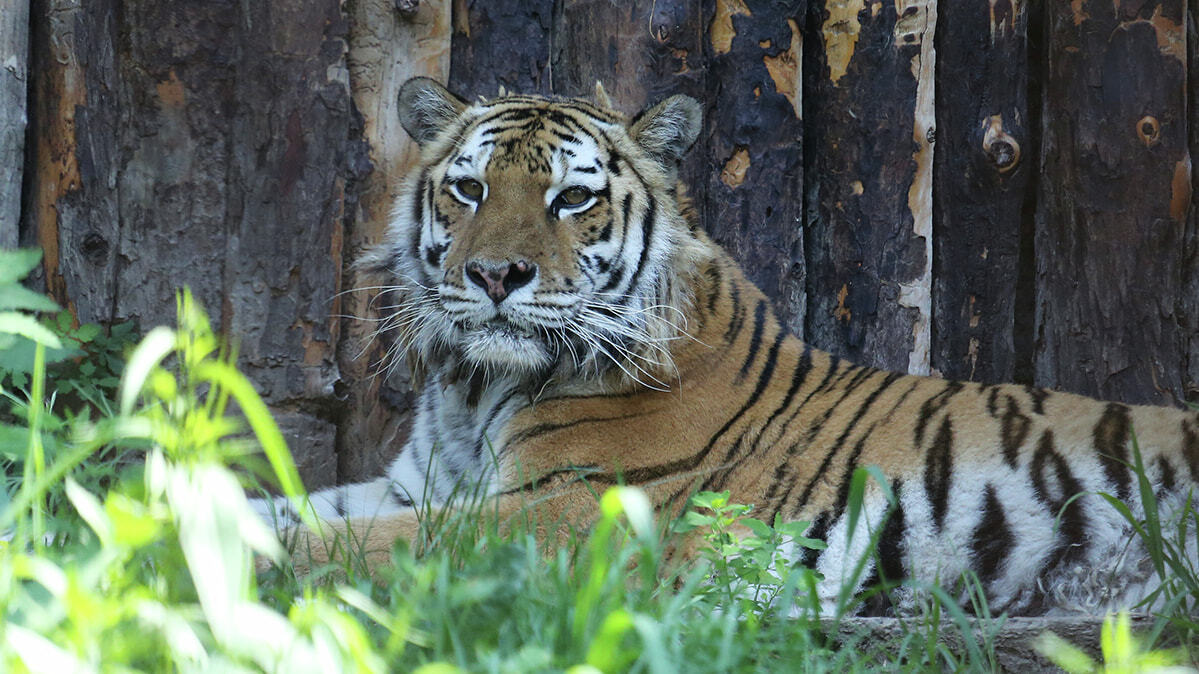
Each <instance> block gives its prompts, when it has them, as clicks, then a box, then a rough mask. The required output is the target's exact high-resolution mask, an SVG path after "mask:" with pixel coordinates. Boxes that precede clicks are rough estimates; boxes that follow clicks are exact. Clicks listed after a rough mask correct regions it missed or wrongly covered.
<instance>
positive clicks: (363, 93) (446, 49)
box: [334, 0, 451, 481]
mask: <svg viewBox="0 0 1199 674" xmlns="http://www.w3.org/2000/svg"><path fill="white" fill-rule="evenodd" d="M347 11H348V12H349V21H350V49H349V53H348V55H347V63H348V66H349V73H350V88H351V91H352V92H353V99H354V106H355V108H357V110H358V111H359V112H360V113H361V114H362V118H363V120H362V121H363V138H364V139H365V141H366V142H367V144H368V145H369V150H370V157H369V159H370V164H371V166H372V167H373V170H371V171H370V173H369V174H368V175H366V176H365V177H364V178H363V179H362V180H361V183H360V187H359V189H358V190H357V193H358V198H357V202H356V205H355V204H353V203H350V202H347V216H348V217H347V218H346V225H347V226H346V243H345V250H346V253H345V255H346V257H347V260H349V259H356V258H357V256H358V255H359V254H360V252H361V251H362V250H363V249H364V248H365V247H367V246H369V245H372V244H374V243H377V242H378V241H379V240H380V237H381V235H382V233H383V230H384V228H385V227H386V225H387V222H388V220H389V219H390V217H391V209H392V206H393V204H394V202H395V196H396V190H397V188H398V187H399V183H400V181H401V179H402V178H403V176H404V174H405V173H406V172H407V171H408V169H409V167H411V166H412V164H413V162H414V161H415V160H416V158H417V155H418V150H417V147H416V144H415V143H413V142H412V140H411V139H410V138H409V137H408V134H407V133H406V132H405V131H404V130H403V128H402V127H401V126H400V118H399V114H398V113H397V111H396V105H397V95H398V93H399V88H400V85H402V84H403V83H404V82H405V81H407V80H408V78H410V77H415V76H417V75H424V76H427V77H432V78H434V79H437V80H440V81H443V82H444V81H445V80H446V77H447V75H448V74H449V66H450V25H451V24H450V18H451V13H450V1H449V0H422V1H421V2H420V3H419V4H417V6H416V8H415V11H413V12H410V13H407V14H401V13H400V12H397V11H396V9H395V3H394V1H393V0H369V1H365V2H355V3H351V4H350V5H347ZM355 206H356V207H355ZM377 282H378V279H369V278H365V277H362V278H359V277H357V276H356V275H355V273H354V272H353V271H352V270H349V271H347V275H346V279H345V282H344V283H345V287H346V288H347V289H348V288H358V287H366V286H372V285H375V284H376V283H377ZM377 295H378V293H377V292H376V291H375V290H374V289H368V290H363V291H360V292H356V293H351V294H346V295H344V296H343V298H342V300H341V301H340V309H339V310H335V311H334V313H339V314H344V315H345V316H346V318H345V319H344V320H343V323H342V326H341V330H342V332H341V334H342V338H341V342H340V345H339V347H338V365H339V367H340V370H341V382H340V384H339V387H341V388H342V389H344V391H345V394H344V395H345V396H346V409H345V416H344V417H343V418H342V419H341V421H340V423H339V425H338V436H337V459H338V471H337V472H338V477H339V479H340V480H341V481H349V480H361V479H366V478H370V477H375V476H377V475H380V474H381V473H382V471H383V470H384V469H385V467H386V465H387V464H388V462H390V460H391V459H392V458H393V457H394V456H395V452H396V450H398V449H399V447H400V445H401V443H402V442H403V439H404V437H405V436H406V434H407V432H408V424H409V421H410V416H411V408H412V394H411V390H410V388H409V384H408V382H407V381H406V378H405V377H406V374H407V370H406V368H404V367H402V366H401V367H397V368H395V370H394V372H395V374H394V375H393V376H392V377H385V376H382V375H381V374H380V373H381V372H382V371H383V370H384V368H385V367H386V365H387V361H386V357H385V354H386V345H387V344H389V341H388V340H387V338H386V337H387V336H385V335H384V336H379V338H378V339H375V329H376V328H377V327H378V324H377V323H376V322H375V321H374V319H376V318H378V317H379V313H380V312H379V311H378V305H379V303H378V302H377V301H376V300H375V298H376V297H377ZM337 306H338V305H337V303H335V304H334V308H335V309H337ZM359 317H361V318H364V319H366V320H361V319H360V318H359Z"/></svg>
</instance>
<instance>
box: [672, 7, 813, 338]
mask: <svg viewBox="0 0 1199 674" xmlns="http://www.w3.org/2000/svg"><path fill="white" fill-rule="evenodd" d="M720 4H721V3H720V2H718V3H717V5H718V7H719V6H720ZM735 4H739V3H735ZM738 9H739V11H736V12H731V13H730V14H729V15H728V18H727V21H728V23H729V24H731V28H723V29H722V30H726V31H728V32H726V33H725V34H723V35H718V34H716V33H713V34H712V36H711V39H710V40H709V41H708V44H707V45H705V46H706V47H707V48H708V49H709V53H708V62H709V65H708V73H709V79H708V82H709V93H708V100H707V103H708V105H707V108H706V110H705V112H706V119H705V125H704V135H703V144H704V147H703V148H697V149H696V150H693V151H696V152H706V156H707V160H708V161H707V166H706V174H705V175H703V176H701V177H700V178H699V182H697V183H696V184H697V185H705V186H706V194H705V197H704V199H703V204H702V208H703V214H704V216H703V224H704V227H705V228H706V229H707V230H708V232H709V233H710V234H711V235H712V237H713V238H714V239H715V240H716V241H717V242H719V243H720V244H721V245H723V246H724V247H725V248H726V249H727V250H728V251H729V252H730V253H731V254H732V255H733V257H734V258H736V259H737V260H738V261H739V262H740V263H741V264H742V266H743V268H744V269H745V271H746V273H747V274H748V276H749V278H750V279H751V280H752V281H753V282H754V283H756V284H757V285H758V287H760V288H762V290H763V291H765V292H766V294H767V295H768V296H769V297H770V298H771V299H772V300H773V301H774V306H775V309H776V310H777V311H778V313H779V317H780V318H781V319H782V321H783V323H784V324H785V325H787V327H788V328H789V329H790V330H791V331H792V332H795V333H797V334H800V333H802V330H803V325H804V312H805V309H806V304H807V303H806V301H805V298H804V282H805V278H804V272H805V264H804V248H803V230H802V227H801V223H802V216H803V213H802V204H803V184H804V163H803V162H804V138H803V125H804V122H803V120H802V119H801V115H802V98H801V93H800V87H799V84H798V82H799V79H800V76H801V73H802V67H803V41H802V37H801V34H800V33H799V31H798V30H797V28H798V26H799V25H800V24H801V23H802V22H803V20H804V15H805V13H806V9H807V3H806V2H802V1H801V2H786V3H784V2H749V3H746V4H745V5H740V6H739V8H738ZM717 15H718V16H720V11H718V12H717ZM715 27H716V25H715V24H714V25H713V30H715Z"/></svg>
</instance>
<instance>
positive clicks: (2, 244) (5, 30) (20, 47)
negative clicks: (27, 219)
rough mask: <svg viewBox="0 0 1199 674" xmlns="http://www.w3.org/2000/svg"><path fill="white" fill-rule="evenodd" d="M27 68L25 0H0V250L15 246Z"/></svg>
mask: <svg viewBox="0 0 1199 674" xmlns="http://www.w3.org/2000/svg"><path fill="white" fill-rule="evenodd" d="M28 70H29V0H0V249H4V248H15V247H16V246H17V233H18V229H17V221H18V219H19V218H20V217H21V177H22V175H23V174H24V169H25V124H26V121H27V118H26V109H25V90H26V88H27V87H28V84H27V82H26V78H27V75H28Z"/></svg>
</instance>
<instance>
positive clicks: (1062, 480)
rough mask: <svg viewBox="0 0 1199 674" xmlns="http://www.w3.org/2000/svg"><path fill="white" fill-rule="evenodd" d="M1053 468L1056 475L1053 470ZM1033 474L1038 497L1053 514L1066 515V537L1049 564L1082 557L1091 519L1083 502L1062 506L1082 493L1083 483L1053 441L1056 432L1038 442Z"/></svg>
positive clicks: (1035, 491)
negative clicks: (1066, 507) (1088, 521)
mask: <svg viewBox="0 0 1199 674" xmlns="http://www.w3.org/2000/svg"><path fill="white" fill-rule="evenodd" d="M1050 468H1052V474H1050V472H1049V469H1050ZM1029 477H1030V479H1031V480H1032V487H1033V492H1034V493H1035V494H1036V496H1037V500H1039V501H1040V502H1041V503H1043V504H1044V505H1045V506H1046V507H1047V508H1048V509H1049V514H1050V516H1052V517H1058V516H1059V515H1060V516H1061V518H1062V526H1061V530H1060V531H1061V533H1060V536H1062V537H1065V540H1064V541H1061V542H1060V543H1059V545H1058V549H1057V551H1056V553H1055V554H1054V555H1053V557H1052V559H1051V561H1050V562H1049V564H1048V565H1047V566H1050V567H1051V566H1053V565H1055V564H1057V563H1058V562H1061V561H1063V560H1066V559H1079V558H1081V557H1082V556H1083V554H1084V553H1085V552H1086V543H1087V535H1086V531H1087V519H1086V515H1085V514H1084V513H1083V510H1082V504H1081V503H1078V502H1075V503H1072V504H1071V506H1070V508H1069V509H1067V510H1065V511H1063V510H1062V508H1063V507H1064V506H1065V505H1066V502H1067V501H1068V500H1069V499H1070V497H1072V496H1074V495H1075V494H1079V493H1081V492H1082V485H1081V484H1080V483H1079V482H1078V479H1077V478H1075V477H1074V474H1073V473H1072V472H1070V465H1069V464H1068V463H1066V460H1065V459H1064V458H1063V457H1062V455H1061V454H1058V452H1057V449H1056V448H1055V446H1054V442H1053V431H1051V430H1047V431H1045V432H1044V433H1043V434H1042V435H1041V440H1040V442H1038V443H1037V450H1036V452H1034V453H1033V456H1032V461H1031V462H1029ZM1051 484H1052V485H1053V486H1054V487H1056V489H1055V490H1053V491H1056V493H1053V491H1051V489H1050V486H1051Z"/></svg>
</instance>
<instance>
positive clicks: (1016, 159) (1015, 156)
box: [983, 115, 1020, 173]
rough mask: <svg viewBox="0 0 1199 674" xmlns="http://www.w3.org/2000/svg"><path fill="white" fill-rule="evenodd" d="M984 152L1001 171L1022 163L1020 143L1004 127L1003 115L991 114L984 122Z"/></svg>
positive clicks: (1004, 171)
mask: <svg viewBox="0 0 1199 674" xmlns="http://www.w3.org/2000/svg"><path fill="white" fill-rule="evenodd" d="M983 126H984V131H983V152H985V153H986V155H987V158H988V159H989V160H990V161H991V165H992V166H994V167H995V169H996V170H997V171H999V172H1000V173H1007V172H1008V171H1011V170H1012V169H1013V168H1015V166H1016V164H1018V163H1020V143H1019V142H1017V141H1016V139H1015V138H1013V137H1012V136H1011V134H1009V133H1008V132H1007V131H1005V130H1004V128H1003V115H991V116H990V117H988V118H987V119H986V121H985V122H983Z"/></svg>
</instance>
